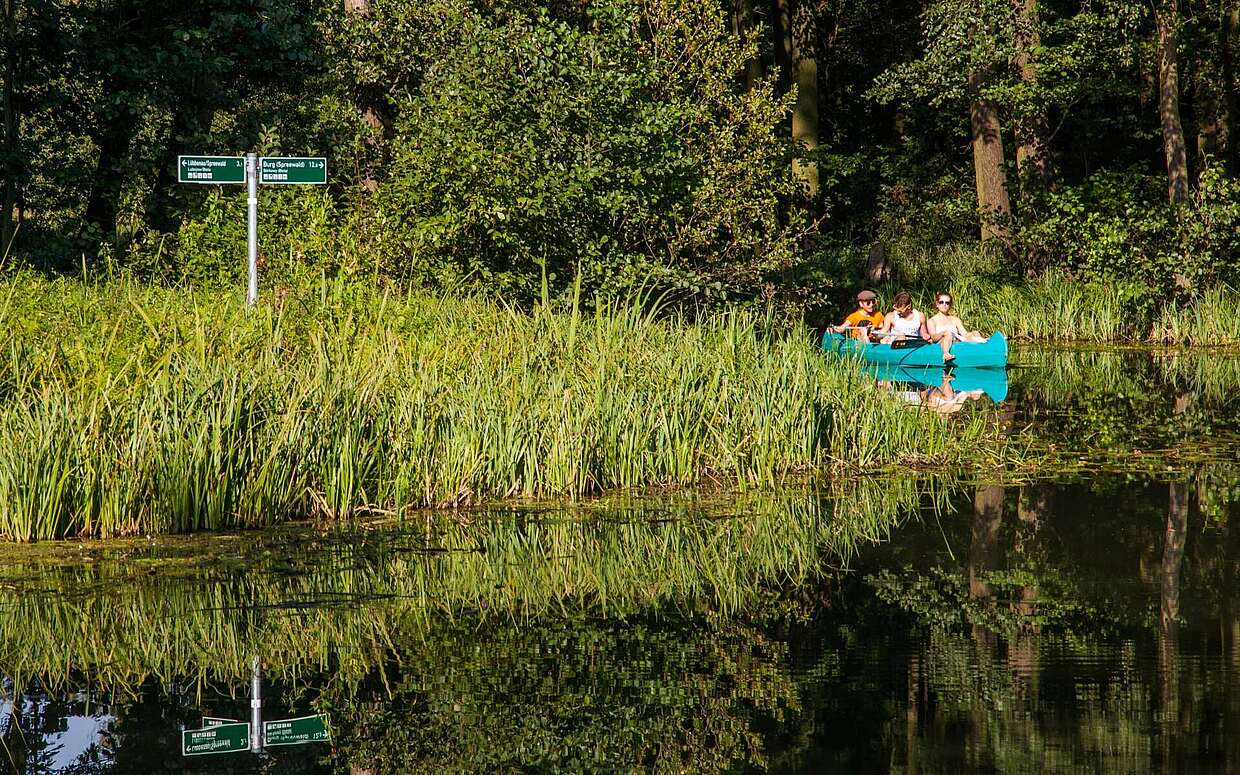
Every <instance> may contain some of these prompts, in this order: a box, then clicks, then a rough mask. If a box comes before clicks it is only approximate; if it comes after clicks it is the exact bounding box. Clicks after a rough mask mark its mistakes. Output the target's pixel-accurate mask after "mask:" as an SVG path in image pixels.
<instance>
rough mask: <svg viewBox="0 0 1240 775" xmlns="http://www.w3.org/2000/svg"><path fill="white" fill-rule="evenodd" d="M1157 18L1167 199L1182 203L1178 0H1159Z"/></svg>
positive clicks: (1184, 173) (1184, 167)
mask: <svg viewBox="0 0 1240 775" xmlns="http://www.w3.org/2000/svg"><path fill="white" fill-rule="evenodd" d="M1154 21H1155V26H1156V27H1157V30H1158V117H1159V120H1160V122H1161V124H1162V135H1163V152H1164V154H1165V155H1166V160H1167V199H1168V200H1170V202H1171V204H1173V205H1179V204H1183V203H1184V202H1186V201H1187V200H1188V154H1187V151H1186V150H1185V146H1184V126H1183V124H1182V123H1181V122H1180V75H1179V52H1178V51H1177V42H1176V40H1177V38H1178V36H1179V29H1180V10H1179V5H1178V0H1157V2H1156V3H1155V5H1154Z"/></svg>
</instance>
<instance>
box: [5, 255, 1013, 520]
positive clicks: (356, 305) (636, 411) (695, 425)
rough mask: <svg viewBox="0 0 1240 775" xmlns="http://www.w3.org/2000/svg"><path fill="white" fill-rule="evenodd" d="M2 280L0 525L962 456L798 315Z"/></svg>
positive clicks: (685, 481)
mask: <svg viewBox="0 0 1240 775" xmlns="http://www.w3.org/2000/svg"><path fill="white" fill-rule="evenodd" d="M277 298H278V300H276V301H274V302H272V303H269V304H267V305H264V306H261V307H260V308H259V309H258V310H257V311H256V312H254V313H252V314H247V313H246V311H245V310H244V308H243V306H242V305H241V303H240V299H239V297H238V295H237V294H235V293H227V294H225V293H206V292H202V293H191V292H187V291H176V290H166V289H155V288H150V287H145V286H140V285H135V284H129V283H126V282H122V281H117V282H114V283H110V284H106V285H92V284H83V283H79V282H72V281H67V280H58V281H45V280H41V279H37V278H31V277H19V278H15V279H10V280H8V281H6V282H4V283H3V284H0V332H3V333H0V337H2V339H0V399H2V408H0V536H3V537H5V538H8V539H16V540H26V541H28V540H38V539H47V538H57V537H63V536H70V535H82V534H87V535H102V536H109V535H126V534H148V533H162V532H181V531H190V530H199V529H219V528H226V527H234V526H251V527H253V526H263V525H269V524H273V523H276V522H280V521H283V520H287V519H298V518H306V517H312V516H321V517H328V518H339V517H348V516H350V515H352V514H356V513H358V512H364V511H371V512H373V511H393V512H404V511H406V510H408V509H411V508H416V507H427V506H455V505H461V504H467V503H476V502H480V501H488V500H494V499H501V498H508V497H525V496H555V497H576V496H582V495H588V494H592V493H597V492H600V491H605V490H612V489H617V488H638V487H648V486H689V485H697V484H702V483H707V482H716V483H723V484H726V485H727V486H735V487H740V488H746V487H751V486H769V485H773V484H776V483H778V482H779V481H781V480H782V479H784V478H785V477H786V476H788V475H789V474H797V473H806V472H811V471H822V470H825V469H828V468H830V467H832V466H835V465H841V464H847V465H867V464H874V463H881V462H898V461H909V460H916V461H918V462H922V463H926V462H929V463H949V462H962V461H965V460H968V459H975V458H976V457H978V456H979V455H980V454H982V453H981V452H979V449H980V448H981V447H982V446H984V445H982V444H981V442H982V441H983V440H984V439H986V438H989V436H990V434H991V433H992V429H991V427H990V425H989V424H988V423H987V421H985V420H984V419H982V418H973V419H961V420H957V419H953V420H952V421H944V419H943V418H939V417H934V416H929V415H927V414H922V413H917V412H911V411H908V410H907V408H906V407H904V406H901V405H900V404H898V403H897V402H895V401H891V400H887V399H886V398H884V397H882V394H881V393H880V392H879V391H878V390H877V389H876V388H875V387H874V386H873V385H872V384H871V381H870V380H866V379H864V378H863V377H861V376H860V375H859V374H858V373H857V372H856V371H855V370H854V369H853V368H851V367H850V366H848V365H846V364H840V363H836V362H832V361H830V360H828V359H826V358H824V357H823V356H822V354H821V353H820V352H819V351H818V349H817V347H816V346H815V344H814V343H813V341H812V338H811V337H809V336H808V335H805V334H804V333H803V332H792V333H789V334H783V335H768V334H765V333H763V328H762V326H761V325H760V322H759V321H755V320H753V319H751V318H749V317H746V316H744V315H740V314H732V315H721V316H718V317H715V318H712V319H711V320H708V321H705V322H702V323H698V324H693V325H689V324H687V323H684V322H682V321H679V320H677V319H675V318H674V317H671V318H669V317H656V316H654V315H651V314H649V313H648V312H646V311H645V310H646V307H645V306H643V305H641V304H638V303H624V304H602V305H599V306H597V308H596V309H595V310H594V311H591V312H585V311H583V309H582V308H580V307H578V306H577V305H566V306H565V307H564V308H563V309H552V308H550V307H549V306H546V305H544V306H541V307H539V308H537V309H536V310H534V311H533V312H531V313H526V312H522V311H518V310H514V309H510V308H506V307H504V306H501V305H498V304H495V303H491V302H488V301H485V300H481V299H477V298H451V297H449V298H444V297H431V296H423V295H403V294H389V295H381V294H378V293H376V292H375V291H373V290H368V289H364V288H361V287H357V286H348V285H342V284H331V283H324V284H321V285H320V286H318V287H302V288H295V289H292V290H289V291H282V292H280V294H278V296H277Z"/></svg>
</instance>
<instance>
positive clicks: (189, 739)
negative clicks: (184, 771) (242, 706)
mask: <svg viewBox="0 0 1240 775" xmlns="http://www.w3.org/2000/svg"><path fill="white" fill-rule="evenodd" d="M248 750H250V725H249V724H247V723H245V722H244V721H241V722H238V723H235V724H216V725H215V726H210V727H207V728H206V729H187V730H185V731H184V732H182V733H181V755H182V756H202V755H203V754H209V753H232V752H233V751H248Z"/></svg>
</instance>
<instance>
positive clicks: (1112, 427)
mask: <svg viewBox="0 0 1240 775" xmlns="http://www.w3.org/2000/svg"><path fill="white" fill-rule="evenodd" d="M1021 361H1022V368H1021V369H1019V370H1018V371H1014V372H1013V380H1012V390H1011V396H1012V403H1013V404H1014V405H1015V406H1016V407H1018V409H1019V417H1018V424H1019V425H1022V426H1026V425H1027V426H1029V431H1028V433H1029V434H1031V435H1032V436H1033V437H1034V438H1036V439H1039V440H1041V441H1043V442H1047V443H1053V444H1056V445H1057V446H1058V447H1059V448H1060V449H1061V451H1062V452H1063V453H1064V454H1065V455H1067V456H1068V457H1069V459H1075V458H1077V457H1091V456H1094V455H1097V454H1102V453H1106V452H1110V453H1112V454H1119V455H1121V456H1123V457H1122V459H1121V461H1120V462H1123V463H1125V464H1127V465H1130V466H1131V465H1137V464H1138V463H1139V462H1141V461H1145V462H1146V467H1150V468H1151V469H1152V470H1161V469H1160V468H1157V467H1158V466H1162V465H1165V464H1166V463H1168V462H1169V461H1168V458H1169V456H1168V455H1167V454H1166V452H1165V450H1167V449H1176V451H1177V456H1180V457H1186V458H1191V459H1202V458H1212V459H1220V460H1229V459H1233V458H1234V457H1235V455H1234V454H1231V453H1229V452H1227V450H1234V449H1236V448H1237V446H1238V444H1237V440H1236V438H1235V434H1236V432H1237V431H1238V430H1240V422H1237V420H1236V417H1237V410H1240V358H1235V357H1233V358H1227V357H1218V356H1217V355H1216V354H1213V353H1198V352H1169V353H1168V352H1163V353H1152V352H1149V351H1124V352H1063V351H1038V350H1030V351H1023V352H1022V353H1021ZM1134 449H1140V450H1145V451H1146V452H1152V453H1154V454H1153V455H1152V456H1150V457H1146V458H1140V459H1134V458H1131V457H1128V453H1130V452H1131V451H1132V450H1134ZM1170 462H1171V463H1173V464H1174V463H1175V462H1176V461H1174V460H1171V461H1170Z"/></svg>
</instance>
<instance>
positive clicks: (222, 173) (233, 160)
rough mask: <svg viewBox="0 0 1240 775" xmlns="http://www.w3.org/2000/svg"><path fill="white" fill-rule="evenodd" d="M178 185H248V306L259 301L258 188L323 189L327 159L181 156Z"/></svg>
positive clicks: (178, 160)
mask: <svg viewBox="0 0 1240 775" xmlns="http://www.w3.org/2000/svg"><path fill="white" fill-rule="evenodd" d="M177 182H178V183H199V184H220V183H244V184H246V221H247V223H246V243H247V244H246V248H247V253H248V255H247V258H248V261H247V263H248V268H249V273H248V274H249V283H248V286H247V288H246V294H245V301H246V306H249V307H253V306H254V304H255V303H256V302H257V301H258V184H259V183H266V184H269V185H310V186H322V185H325V184H326V183H327V159H326V158H324V157H322V156H263V157H259V156H258V154H254V153H247V154H246V155H245V156H244V157H242V156H178V157H177Z"/></svg>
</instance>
